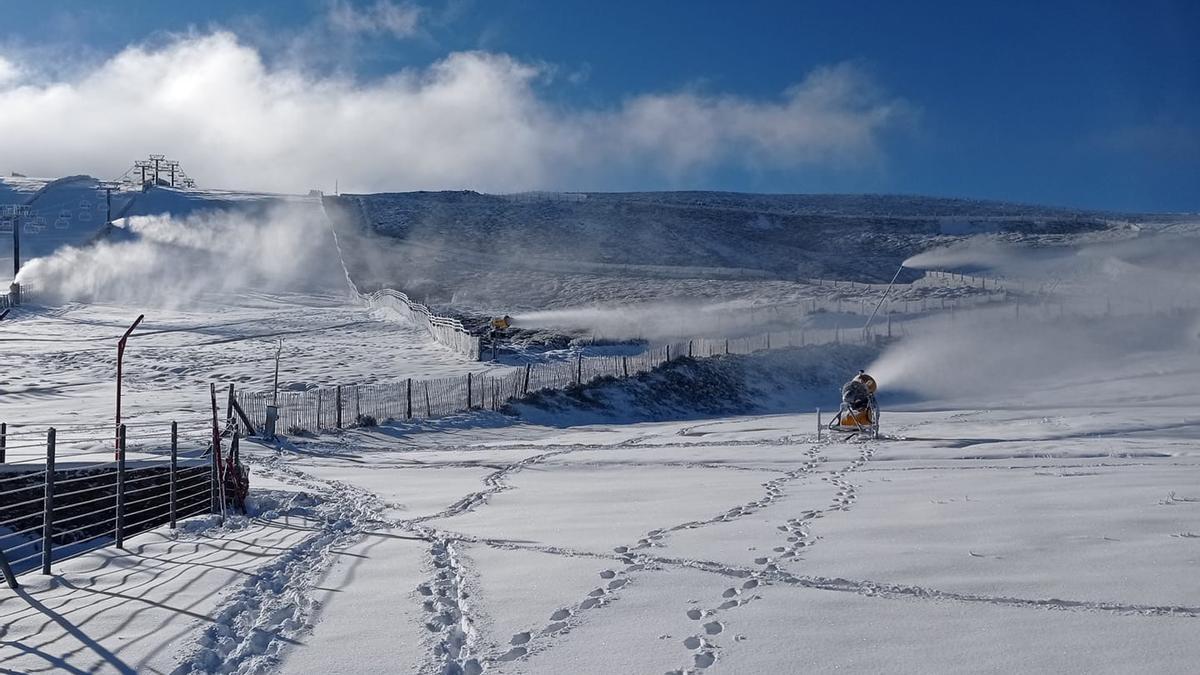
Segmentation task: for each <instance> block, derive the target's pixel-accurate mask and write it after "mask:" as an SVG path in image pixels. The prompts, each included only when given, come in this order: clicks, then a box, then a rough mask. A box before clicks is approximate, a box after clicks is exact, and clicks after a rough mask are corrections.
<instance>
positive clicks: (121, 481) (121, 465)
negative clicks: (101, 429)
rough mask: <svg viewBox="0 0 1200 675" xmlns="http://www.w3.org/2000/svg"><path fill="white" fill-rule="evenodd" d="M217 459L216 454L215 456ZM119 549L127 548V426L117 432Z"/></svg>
mask: <svg viewBox="0 0 1200 675" xmlns="http://www.w3.org/2000/svg"><path fill="white" fill-rule="evenodd" d="M213 457H216V454H215V453H214V454H213ZM116 539H117V542H116V544H117V548H125V425H124V424H122V425H121V427H120V429H118V430H117V527H116Z"/></svg>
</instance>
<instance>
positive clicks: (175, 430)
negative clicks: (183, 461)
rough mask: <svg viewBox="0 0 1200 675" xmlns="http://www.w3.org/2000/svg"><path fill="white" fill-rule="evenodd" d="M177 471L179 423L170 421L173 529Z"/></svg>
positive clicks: (173, 526) (171, 515) (173, 524)
mask: <svg viewBox="0 0 1200 675" xmlns="http://www.w3.org/2000/svg"><path fill="white" fill-rule="evenodd" d="M178 471H179V424H178V423H177V422H171V514H170V518H171V529H172V530H173V529H175V486H176V481H177V479H178V475H177V473H178Z"/></svg>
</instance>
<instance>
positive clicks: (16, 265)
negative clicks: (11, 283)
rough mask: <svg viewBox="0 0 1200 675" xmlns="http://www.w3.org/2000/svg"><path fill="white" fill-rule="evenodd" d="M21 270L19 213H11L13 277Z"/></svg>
mask: <svg viewBox="0 0 1200 675" xmlns="http://www.w3.org/2000/svg"><path fill="white" fill-rule="evenodd" d="M20 271H21V214H20V212H18V213H16V214H15V215H13V279H16V278H17V274H18V273H19V272H20Z"/></svg>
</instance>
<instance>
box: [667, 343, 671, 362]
mask: <svg viewBox="0 0 1200 675" xmlns="http://www.w3.org/2000/svg"><path fill="white" fill-rule="evenodd" d="M670 362H671V345H667V363H670Z"/></svg>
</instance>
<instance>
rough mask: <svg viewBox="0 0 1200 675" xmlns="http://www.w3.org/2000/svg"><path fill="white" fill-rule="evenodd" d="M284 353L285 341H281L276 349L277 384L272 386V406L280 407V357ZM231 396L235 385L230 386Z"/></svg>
mask: <svg viewBox="0 0 1200 675" xmlns="http://www.w3.org/2000/svg"><path fill="white" fill-rule="evenodd" d="M281 353H283V340H282V339H281V340H279V344H278V345H276V347H275V383H274V384H273V385H272V386H271V405H276V406H277V405H279V355H280V354H281ZM229 391H230V394H232V393H233V385H229Z"/></svg>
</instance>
